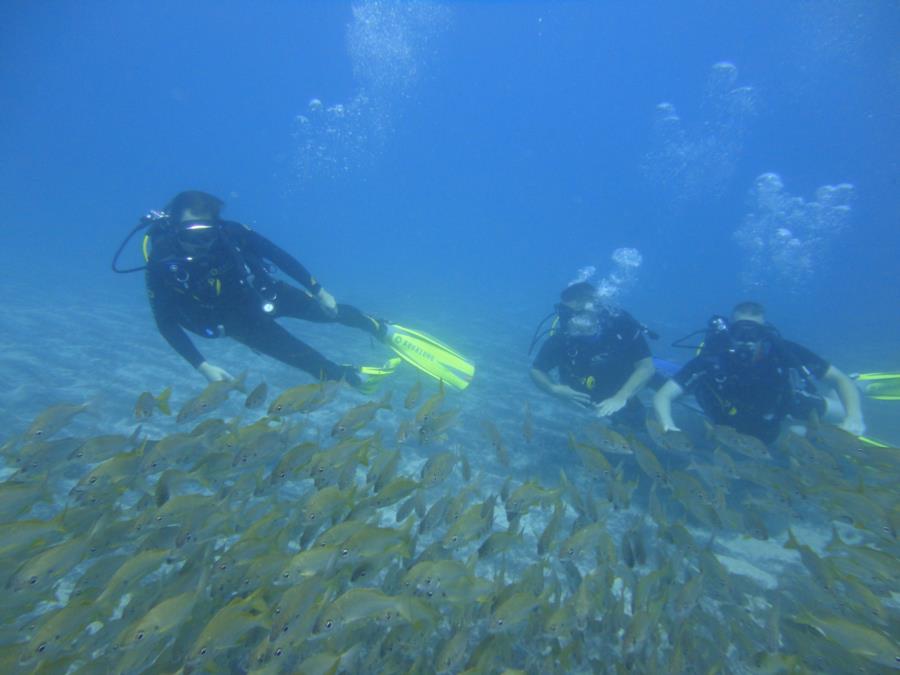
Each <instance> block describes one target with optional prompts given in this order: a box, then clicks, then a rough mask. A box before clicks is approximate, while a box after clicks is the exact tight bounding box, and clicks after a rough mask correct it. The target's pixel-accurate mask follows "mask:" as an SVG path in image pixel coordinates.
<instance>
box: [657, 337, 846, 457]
mask: <svg viewBox="0 0 900 675" xmlns="http://www.w3.org/2000/svg"><path fill="white" fill-rule="evenodd" d="M767 340H768V345H767V347H766V349H767V352H768V353H767V354H766V355H765V356H764V357H762V358H761V359H760V360H759V361H757V362H755V363H751V364H749V365H742V364H741V363H740V361H739V360H737V359H736V358H735V356H734V354H733V353H730V352H729V351H728V350H727V349H725V348H724V347H723V348H719V349H710V350H706V349H705V350H704V351H703V352H702V353H701V354H700V355H699V356H697V357H696V358H693V359H691V360H690V361H688V363H686V364H685V365H684V367H683V368H682V369H681V370H679V371H678V373H676V374H675V376H674V377H673V378H672V379H673V380H674V381H675V382H677V383H678V385H679V386H680V387H681V388H682V389H684V390H685V391H687V392H689V393H691V394H693V395H694V397H695V398H696V399H697V402H698V403H699V404H700V407H701V408H703V411H704V412H705V413H706V414H707V416H709V418H710V419H711V420H712V421H713V422H715V423H716V424H724V425H727V426H730V427H733V428H734V429H736V430H737V431H740V432H741V433H744V434H749V435H751V436H756V437H757V438H759V439H760V440H762V441H764V442H766V443H771V442H772V441H774V440H775V438H776V437H777V436H778V433H779V431H780V430H781V423H782V421H783V420H784V419H785V418H786V417H787V416H789V415H790V416H791V417H794V418H796V419H801V420H806V419H808V418H809V415H810V413H812V412H815V413H817V414H818V415H819V416H821V415H823V414H824V413H825V399H824V398H822V396H821V395H820V394H819V393H818V392H817V390H816V387H815V384H814V382H813V378H815V379H821V378H822V377H824V376H825V373H826V372H827V371H828V368H829V364H828V362H827V361H825V360H824V359H822V358H820V357H819V356H817V355H816V354H813V353H812V352H811V351H809V350H808V349H806V348H805V347H802V346H800V345H798V344H796V343H794V342H789V341H787V340H783V339H781V338H778V337H773V338H771V339H768V338H767Z"/></svg>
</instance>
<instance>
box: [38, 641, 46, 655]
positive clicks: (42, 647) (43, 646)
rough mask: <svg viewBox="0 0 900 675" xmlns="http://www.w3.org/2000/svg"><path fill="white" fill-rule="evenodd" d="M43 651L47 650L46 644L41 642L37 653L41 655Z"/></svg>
mask: <svg viewBox="0 0 900 675" xmlns="http://www.w3.org/2000/svg"><path fill="white" fill-rule="evenodd" d="M45 649H47V643H46V642H42V643H41V644H39V645H38V648H37V651H38V653H42V652H43V651H44V650H45Z"/></svg>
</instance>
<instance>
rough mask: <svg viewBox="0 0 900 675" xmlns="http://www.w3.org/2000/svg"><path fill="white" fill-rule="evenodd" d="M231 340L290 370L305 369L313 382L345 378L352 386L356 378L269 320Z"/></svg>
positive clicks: (353, 371)
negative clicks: (290, 367)
mask: <svg viewBox="0 0 900 675" xmlns="http://www.w3.org/2000/svg"><path fill="white" fill-rule="evenodd" d="M231 337H233V338H234V339H236V340H237V341H239V342H241V343H243V344H245V345H247V346H248V347H250V348H251V349H252V350H254V351H257V352H259V353H261V354H265V355H266V356H271V357H272V358H274V359H278V360H279V361H281V362H282V363H286V364H287V365H289V366H293V367H294V368H299V369H300V370H305V371H306V372H307V373H309V374H310V375H312V376H313V377H315V378H316V379H320V380H321V379H325V380H340V379H342V378H343V379H346V380H347V381H348V382H349V383H351V384H353V383H354V382H353V380H354V378H357V379H358V376H356V374H355V369H354V368H352V367H350V366H341V365H338V364H337V363H334V362H333V361H329V360H328V359H326V358H325V357H324V356H322V354H320V353H319V352H317V351H316V350H315V349H313V348H312V347H310V346H309V345H308V344H306V343H305V342H302V341H301V340H298V339H297V338H296V337H294V336H293V335H292V334H291V333H289V332H288V331H287V330H285V329H284V328H282V327H281V326H279V325H278V324H277V323H275V321H273V320H267V321H261V322H259V323H257V324H256V325H255V326H253V328H251V329H250V330H248V331H243V332H241V333H240V334H231Z"/></svg>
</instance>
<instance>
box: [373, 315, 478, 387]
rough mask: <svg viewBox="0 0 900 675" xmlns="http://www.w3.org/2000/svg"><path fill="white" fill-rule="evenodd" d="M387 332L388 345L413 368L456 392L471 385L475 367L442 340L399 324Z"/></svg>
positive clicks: (389, 327)
mask: <svg viewBox="0 0 900 675" xmlns="http://www.w3.org/2000/svg"><path fill="white" fill-rule="evenodd" d="M385 328H386V333H385V338H384V341H385V342H386V343H387V344H388V345H389V346H390V348H391V349H393V350H394V351H395V352H397V355H398V356H399V357H400V358H402V359H403V360H404V361H406V362H407V363H409V364H410V365H412V366H415V367H416V368H418V369H419V370H421V371H422V372H423V373H426V374H427V375H431V377H433V378H435V379H436V380H440V381H442V382H444V383H445V384H446V385H447V386H450V387H453V388H454V389H459V390H463V389H465V388H466V387H468V386H469V384H471V382H472V378H473V377H474V376H475V365H474V364H473V363H471V362H470V361H468V360H467V359H466V358H465V357H463V356H461V355H460V354H458V353H457V352H455V351H454V350H453V349H452V348H450V347H448V346H447V345H445V344H444V343H443V342H441V341H440V340H438V339H436V338H433V337H431V336H430V335H428V334H426V333H423V332H421V331H417V330H413V329H412V328H406V327H404V326H400V325H397V324H396V323H389V324H387V325H386V326H385Z"/></svg>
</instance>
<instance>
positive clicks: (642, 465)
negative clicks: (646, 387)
mask: <svg viewBox="0 0 900 675" xmlns="http://www.w3.org/2000/svg"><path fill="white" fill-rule="evenodd" d="M244 381H245V377H244V376H242V377H241V378H239V379H238V380H237V381H235V382H228V383H216V384H213V385H210V386H209V387H208V388H207V389H206V390H205V391H204V392H202V393H201V394H200V395H199V396H197V397H196V398H194V399H192V400H190V401H188V402H187V403H186V404H185V405H184V406H183V407H182V408H181V411H180V412H179V413H178V415H177V422H176V421H172V422H171V424H172V426H173V428H177V429H179V430H178V431H175V432H173V433H171V434H169V435H167V436H165V437H162V438H158V439H149V438H146V437H143V436H142V434H141V428H140V427H137V429H136V430H135V432H134V433H133V434H132V435H130V436H125V435H109V436H94V437H91V438H76V437H70V436H66V435H65V434H64V431H65V430H66V427H67V426H68V425H69V424H70V423H71V422H72V420H73V419H74V418H76V417H77V416H79V415H80V414H82V413H84V412H85V410H86V408H87V406H86V405H74V404H73V405H66V404H63V405H56V406H53V407H50V408H48V409H47V410H46V411H44V412H43V413H41V414H40V415H39V416H38V417H37V418H36V419H35V420H34V421H33V422H32V424H31V426H30V427H29V428H28V429H27V430H26V431H25V432H24V433H22V434H19V435H16V436H13V437H10V438H8V439H6V440H5V441H2V445H0V454H2V458H3V463H4V466H5V467H6V468H7V474H8V476H7V478H6V479H5V480H4V482H2V483H0V522H2V524H0V570H2V573H3V577H4V578H3V584H4V589H3V591H4V592H3V598H4V600H3V604H2V606H0V613H2V618H3V621H2V629H0V664H2V667H3V669H4V671H5V672H9V673H18V672H35V673H43V672H46V673H76V672H78V673H82V672H84V673H143V672H154V673H191V672H198V671H202V672H230V673H304V674H308V675H316V674H337V673H401V672H402V673H461V672H466V673H469V672H471V673H504V672H507V673H514V672H527V673H625V672H628V673H703V674H706V673H825V672H835V673H837V672H840V673H884V672H888V671H891V670H898V669H900V646H898V645H900V602H898V601H900V562H898V560H900V547H898V543H897V533H898V529H900V499H898V494H900V493H898V488H897V486H898V484H900V470H898V467H900V462H898V457H900V456H898V454H897V453H898V450H897V449H894V448H878V447H873V446H868V445H864V444H862V443H860V442H859V441H858V440H857V439H856V438H854V437H852V436H849V435H847V434H845V433H843V432H841V431H840V430H838V429H836V428H834V427H829V426H824V425H823V426H816V427H814V428H812V429H811V430H810V434H809V435H808V437H806V438H804V437H800V436H797V435H794V434H790V433H789V434H787V435H786V436H784V437H783V438H782V439H781V440H780V441H779V442H778V444H777V445H776V446H775V447H772V448H767V447H766V446H764V445H763V444H761V443H759V442H758V441H756V440H755V439H753V438H749V437H746V436H741V435H740V434H737V433H735V432H734V431H733V430H731V429H728V428H725V427H710V428H709V430H708V436H707V437H706V438H691V437H689V436H687V435H686V434H680V433H679V434H671V433H670V434H661V433H660V431H659V429H658V428H655V427H653V426H652V425H651V426H650V427H649V428H648V430H647V433H641V434H636V435H628V436H625V435H622V434H620V433H618V432H616V431H614V430H612V429H610V428H609V427H605V426H601V425H600V424H599V423H595V422H589V421H584V419H585V418H577V417H576V415H577V414H576V413H574V412H573V413H572V415H573V420H572V424H571V426H570V427H569V428H570V433H569V435H568V438H557V437H555V436H554V435H553V434H552V433H551V432H548V431H546V430H542V428H541V426H542V425H541V420H540V416H539V415H537V414H536V413H535V412H534V411H533V410H532V408H531V407H529V406H528V404H527V403H523V404H521V405H520V408H521V410H522V414H521V416H520V418H519V419H518V420H515V421H513V420H503V421H501V420H487V419H482V418H481V417H480V416H479V415H478V414H470V413H469V412H468V411H465V410H461V408H459V407H456V405H454V404H453V402H452V401H451V400H450V398H451V397H450V395H445V392H444V390H443V387H435V391H433V392H429V391H427V387H423V385H422V384H421V383H417V384H416V385H415V386H413V387H412V388H411V389H410V390H409V391H408V393H407V394H406V395H405V397H403V398H402V401H400V397H398V400H397V402H396V403H392V400H393V397H392V393H393V392H391V391H388V392H386V393H385V394H384V395H383V396H382V397H380V398H377V399H373V400H371V401H367V402H365V403H361V404H359V405H356V406H355V407H350V408H349V409H346V410H339V409H335V410H333V412H334V414H335V416H339V417H338V419H337V421H336V422H334V424H333V426H331V428H328V427H327V426H322V427H321V428H319V427H320V426H321V425H318V426H317V425H315V424H313V423H312V422H311V417H310V415H309V413H311V412H312V411H316V410H320V409H323V408H326V406H331V407H332V408H334V407H336V406H337V403H336V401H337V394H338V387H339V385H337V384H334V383H322V384H310V385H301V386H298V387H294V388H292V389H288V390H286V391H284V392H282V393H280V394H279V395H278V396H277V397H276V398H275V399H274V400H273V401H272V402H271V404H270V405H269V407H268V409H267V413H266V414H265V415H262V416H260V413H258V412H257V413H254V412H252V411H254V410H258V409H261V408H263V407H264V406H265V404H266V402H267V398H268V391H267V388H266V386H265V384H260V385H259V386H257V387H256V388H255V389H253V391H251V392H250V394H248V395H247V397H246V399H245V405H246V408H247V409H248V412H247V413H245V415H246V416H249V417H250V420H251V421H245V420H244V417H243V416H242V417H235V418H232V419H230V420H225V419H221V418H216V417H214V416H213V415H214V413H215V412H216V411H217V410H218V409H219V408H220V407H221V406H222V405H223V403H225V402H226V401H228V399H229V397H230V396H231V395H232V394H234V392H237V391H243V390H244V386H243V385H244ZM170 395H171V391H170V390H166V391H164V392H162V394H160V395H158V396H154V395H153V394H151V393H149V392H145V393H143V394H141V396H140V397H139V398H138V399H137V402H136V404H135V410H134V414H135V418H136V420H137V421H138V422H140V421H143V420H147V419H149V418H151V417H153V416H155V415H160V414H163V415H167V414H170V409H169V401H170ZM400 396H401V397H402V396H403V395H402V394H401V395H400ZM201 417H203V418H204V419H203V420H202V421H199V423H197V424H196V426H193V428H190V429H189V427H191V425H192V424H194V423H195V422H196V421H197V420H199V419H200V418H201ZM254 418H255V419H254ZM176 425H179V426H176ZM510 425H514V426H510ZM188 429H189V430H188ZM386 430H387V431H386ZM463 432H465V434H466V435H467V436H466V438H467V439H469V440H468V444H467V447H461V445H460V444H459V443H455V442H453V438H454V436H457V437H460V436H462V435H463ZM471 438H477V439H478V442H477V443H473V442H472V441H471ZM551 447H555V448H556V450H554V453H555V454H552V457H553V458H554V461H556V463H557V464H559V466H557V467H556V468H555V469H554V470H553V471H548V472H545V473H542V474H541V475H532V476H527V475H522V474H523V473H524V472H522V471H520V470H518V469H516V465H517V464H519V465H521V464H522V463H521V462H519V461H518V460H519V459H521V458H523V457H528V458H529V462H527V463H525V464H528V463H532V464H533V463H534V462H535V461H540V456H541V454H542V453H548V452H549V450H548V448H551ZM773 456H776V457H780V458H781V459H782V460H783V461H781V462H778V463H774V462H773V461H772V459H773ZM560 457H566V458H567V459H566V461H565V462H562V461H561V460H560V459H559V458H560ZM543 465H544V466H546V465H547V464H546V461H545V462H544V463H543ZM410 467H415V469H414V470H413V469H411V468H410ZM61 486H65V488H66V489H65V490H64V491H62V490H61ZM816 528H818V530H823V529H824V530H825V531H827V530H829V529H830V530H831V535H830V540H828V541H827V546H823V545H818V546H813V545H810V543H803V542H802V541H801V540H802V539H804V537H803V536H799V538H798V533H800V532H803V531H806V532H810V531H815V529H816ZM719 540H722V541H724V540H731V541H737V542H738V543H740V542H744V543H747V542H754V543H755V544H756V545H759V546H763V545H765V546H767V547H768V549H767V550H770V551H772V550H774V551H775V552H776V553H779V554H780V557H778V556H774V557H775V558H777V560H778V565H780V566H778V567H773V568H772V569H768V570H766V569H763V570H762V572H763V573H767V574H768V575H769V576H770V577H771V578H772V581H771V583H764V582H763V581H761V579H760V578H759V576H758V575H756V574H753V573H748V572H746V571H745V570H744V569H743V568H742V567H741V560H740V559H739V556H736V554H733V553H730V554H727V555H726V552H725V550H724V549H722V548H721V547H720V546H719ZM779 542H781V543H779ZM755 564H757V565H763V566H765V564H766V563H765V562H763V563H759V562H756V563H755ZM772 564H773V565H775V563H772Z"/></svg>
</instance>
